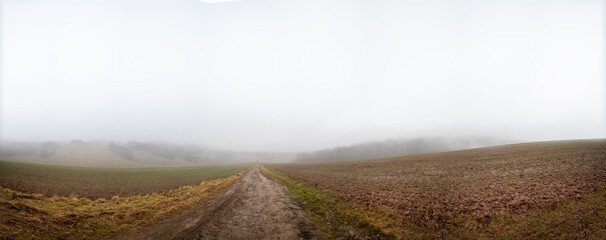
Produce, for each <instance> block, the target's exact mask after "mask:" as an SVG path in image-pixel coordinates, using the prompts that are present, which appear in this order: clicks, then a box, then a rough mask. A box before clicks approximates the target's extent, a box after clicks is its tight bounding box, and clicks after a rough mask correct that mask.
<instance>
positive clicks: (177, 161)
mask: <svg viewBox="0 0 606 240" xmlns="http://www.w3.org/2000/svg"><path fill="white" fill-rule="evenodd" d="M0 159H3V160H8V161H16V162H28V163H41V164H50V165H64V166H81V167H163V166H192V165H204V164H218V163H237V162H253V161H257V160H259V161H265V162H292V161H294V159H295V154H293V153H271V152H254V153H251V152H235V151H226V150H217V149H212V148H207V147H202V146H196V145H174V144H167V143H148V142H136V141H131V142H126V143H121V142H85V141H81V140H74V141H70V142H2V143H0Z"/></svg>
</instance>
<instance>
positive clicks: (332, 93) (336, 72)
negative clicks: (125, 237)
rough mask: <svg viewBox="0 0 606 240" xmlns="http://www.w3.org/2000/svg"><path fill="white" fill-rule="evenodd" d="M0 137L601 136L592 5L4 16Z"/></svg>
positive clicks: (167, 5) (243, 6) (57, 0)
mask: <svg viewBox="0 0 606 240" xmlns="http://www.w3.org/2000/svg"><path fill="white" fill-rule="evenodd" d="M0 4H1V18H0V20H1V25H0V138H2V139H4V140H44V141H46V140H71V139H83V140H112V141H131V140H134V141H163V142H173V143H188V144H201V145H206V146H212V147H217V148H223V149H231V150H243V151H307V150H316V149H322V148H329V147H334V146H342V145H350V144H356V143H360V142H365V141H373V140H383V139H390V138H417V137H461V136H491V137H498V138H507V139H516V140H522V141H542V140H559V139H578V138H605V137H606V75H605V68H606V56H605V55H606V49H605V48H604V45H605V43H606V39H605V35H606V32H605V29H606V26H605V24H606V13H605V11H606V2H605V1H601V0H582V1H572V0H565V1H564V0H530V1H529V0H508V1H487V0H477V1H448V0H444V1H433V0H422V1H402V0H397V1H370V0H343V1H341V0H306V1H303V0H298V1H293V0H236V1H217V0H213V1H210V0H209V1H199V0H145V1H142V0H132V1H119V0H100V1H80V0H78V1H64V0H52V1H48V0H44V1H42V0H39V1H37V0H0Z"/></svg>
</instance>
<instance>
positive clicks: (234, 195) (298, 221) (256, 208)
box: [124, 164, 314, 239]
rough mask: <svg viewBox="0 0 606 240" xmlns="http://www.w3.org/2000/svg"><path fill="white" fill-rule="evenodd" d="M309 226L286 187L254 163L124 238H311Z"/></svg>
mask: <svg viewBox="0 0 606 240" xmlns="http://www.w3.org/2000/svg"><path fill="white" fill-rule="evenodd" d="M310 228H311V225H310V223H309V220H308V218H307V217H306V216H305V213H304V212H303V211H302V210H301V209H300V208H299V207H298V206H297V205H296V204H295V202H294V201H293V199H292V198H291V196H290V194H289V193H288V190H286V188H285V187H284V186H282V185H280V184H278V183H276V182H273V181H271V180H268V179H267V178H265V177H264V176H263V175H262V174H261V173H260V172H259V165H258V164H257V165H255V166H254V167H253V168H252V169H251V170H249V171H248V172H246V173H245V174H244V176H242V178H241V179H239V180H238V181H237V182H236V183H235V184H234V185H233V186H232V187H231V188H230V189H229V190H227V191H225V192H222V193H219V194H217V195H215V196H213V197H211V198H209V199H208V200H206V201H205V202H204V203H202V204H200V205H199V206H197V207H195V208H193V209H191V210H189V211H187V212H185V213H182V214H181V215H178V216H175V217H171V218H168V219H165V220H162V221H159V222H157V223H155V224H152V225H151V226H147V227H144V228H143V229H139V230H137V231H136V232H133V233H132V234H129V235H128V236H124V238H125V239H311V238H314V236H313V234H312V231H311V229H310Z"/></svg>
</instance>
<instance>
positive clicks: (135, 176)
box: [0, 161, 252, 199]
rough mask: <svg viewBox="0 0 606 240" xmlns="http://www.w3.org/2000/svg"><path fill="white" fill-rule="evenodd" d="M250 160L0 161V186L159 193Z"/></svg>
mask: <svg viewBox="0 0 606 240" xmlns="http://www.w3.org/2000/svg"><path fill="white" fill-rule="evenodd" d="M251 165H252V163H243V164H230V165H207V166H193V167H166V168H86V167H67V166H51V165H41V164H28V163H17V162H8V161H0V187H4V188H10V189H12V190H17V191H20V192H25V193H39V194H43V195H45V196H47V197H51V196H53V195H57V196H75V197H86V198H90V199H97V198H112V197H113V196H121V197H125V196H135V195H144V194H150V193H154V192H162V191H167V190H170V189H175V188H178V187H181V186H186V185H195V184H199V183H200V182H202V181H206V180H211V179H216V178H221V177H227V176H229V175H232V174H234V173H236V172H239V171H242V170H243V169H245V168H248V167H250V166H251Z"/></svg>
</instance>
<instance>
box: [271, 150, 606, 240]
mask: <svg viewBox="0 0 606 240" xmlns="http://www.w3.org/2000/svg"><path fill="white" fill-rule="evenodd" d="M266 166H267V167H269V168H271V169H274V170H277V171H279V172H282V173H284V174H286V175H287V176H289V177H292V178H294V179H297V180H300V181H302V182H303V183H305V184H309V185H313V186H316V187H319V188H323V189H329V190H331V191H334V197H335V198H336V199H339V200H342V201H345V202H352V203H354V204H356V205H357V206H363V207H366V208H367V209H371V211H372V210H373V209H384V211H383V212H386V213H391V214H392V215H391V216H388V217H387V218H389V219H397V221H398V222H396V223H395V224H396V225H398V224H401V225H400V226H405V225H406V226H424V227H427V228H429V229H431V230H430V231H431V232H432V233H433V234H434V236H441V235H442V234H444V233H441V231H445V229H448V228H452V226H453V225H457V224H463V223H457V221H458V220H457V219H460V218H461V217H466V218H471V219H473V220H475V222H474V224H477V225H478V226H482V224H484V225H485V224H488V223H490V222H491V220H493V218H494V217H495V216H497V215H499V214H518V213H524V212H527V211H530V210H533V209H549V208H554V207H555V206H556V204H558V203H560V202H563V201H566V200H575V199H581V198H582V197H583V196H585V194H589V193H592V192H594V191H595V190H596V188H597V187H598V186H599V185H600V184H602V183H604V182H606V140H582V141H560V142H541V143H525V144H514V145H506V146H499V147H490V148H481V149H472V150H464V151H456V152H447V153H438V154H423V155H413V156H404V157H396V158H387V159H376V160H364V161H355V162H340V163H324V164H268V165H266ZM385 209H386V210H385ZM403 222H405V223H403ZM402 228H403V227H402ZM402 228H400V229H398V230H396V231H400V234H398V235H406V231H407V230H406V229H402Z"/></svg>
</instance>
